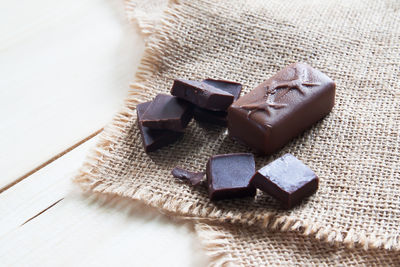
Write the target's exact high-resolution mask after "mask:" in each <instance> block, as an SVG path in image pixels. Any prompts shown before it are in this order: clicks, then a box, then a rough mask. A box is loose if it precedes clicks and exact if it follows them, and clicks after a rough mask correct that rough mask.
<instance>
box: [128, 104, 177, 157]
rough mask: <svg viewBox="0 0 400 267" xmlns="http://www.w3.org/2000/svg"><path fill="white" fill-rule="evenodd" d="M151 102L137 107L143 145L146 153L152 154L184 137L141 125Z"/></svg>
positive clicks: (172, 132)
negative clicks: (141, 120)
mask: <svg viewBox="0 0 400 267" xmlns="http://www.w3.org/2000/svg"><path fill="white" fill-rule="evenodd" d="M150 103H151V101H149V102H145V103H141V104H138V105H137V106H136V113H137V123H138V127H139V130H140V134H141V136H142V143H143V148H144V151H145V152H152V151H155V150H157V149H159V148H161V147H164V146H166V145H169V144H171V143H174V142H175V141H177V140H178V139H179V138H180V137H182V136H183V133H181V132H174V131H170V130H155V129H150V128H148V127H145V126H143V125H142V123H140V119H141V118H142V116H143V113H144V112H145V111H146V109H147V108H148V106H149V105H150Z"/></svg>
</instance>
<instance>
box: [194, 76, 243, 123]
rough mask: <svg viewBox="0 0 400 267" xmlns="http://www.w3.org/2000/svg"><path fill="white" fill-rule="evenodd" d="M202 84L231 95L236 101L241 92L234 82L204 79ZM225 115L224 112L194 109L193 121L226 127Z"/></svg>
mask: <svg viewBox="0 0 400 267" xmlns="http://www.w3.org/2000/svg"><path fill="white" fill-rule="evenodd" d="M203 83H207V84H209V85H211V86H214V87H216V88H218V89H221V90H223V91H225V92H227V93H230V94H232V95H233V97H234V100H237V99H238V98H239V96H240V92H241V91H242V85H241V84H240V83H236V82H231V81H225V80H214V79H205V80H203ZM227 115H228V113H227V112H226V111H212V110H207V109H204V108H199V107H194V119H195V120H197V121H201V122H206V123H211V124H216V125H220V126H224V127H226V126H227V125H228V120H227V118H226V117H227Z"/></svg>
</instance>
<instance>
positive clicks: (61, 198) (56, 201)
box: [20, 198, 64, 227]
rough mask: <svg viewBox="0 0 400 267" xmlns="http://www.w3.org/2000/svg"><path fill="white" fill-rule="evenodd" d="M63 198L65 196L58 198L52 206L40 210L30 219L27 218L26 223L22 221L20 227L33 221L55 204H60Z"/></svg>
mask: <svg viewBox="0 0 400 267" xmlns="http://www.w3.org/2000/svg"><path fill="white" fill-rule="evenodd" d="M63 199H64V198H61V199H59V200H57V201H56V202H54V203H53V204H51V205H50V206H48V207H47V208H45V209H44V210H42V211H41V212H39V213H38V214H36V215H34V216H32V217H30V218H29V219H28V220H26V221H25V222H24V223H22V224H21V225H20V227H21V226H23V225H24V224H26V223H28V222H30V221H32V220H33V219H35V218H36V217H38V216H39V215H41V214H43V213H45V212H46V211H48V210H49V209H51V208H52V207H54V206H55V205H57V204H58V203H59V202H60V201H61V200H63Z"/></svg>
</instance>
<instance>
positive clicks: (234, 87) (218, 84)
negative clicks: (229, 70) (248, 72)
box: [203, 79, 243, 100]
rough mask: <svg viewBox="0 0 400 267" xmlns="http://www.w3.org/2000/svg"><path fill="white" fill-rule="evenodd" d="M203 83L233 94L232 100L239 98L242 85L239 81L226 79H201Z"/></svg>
mask: <svg viewBox="0 0 400 267" xmlns="http://www.w3.org/2000/svg"><path fill="white" fill-rule="evenodd" d="M203 83H206V84H209V85H211V86H214V87H215V88H218V89H220V90H222V91H225V92H227V93H230V94H231V95H233V100H237V99H238V98H239V96H240V93H241V92H242V87H243V86H242V85H241V84H240V83H237V82H231V81H226V80H214V79H205V80H203Z"/></svg>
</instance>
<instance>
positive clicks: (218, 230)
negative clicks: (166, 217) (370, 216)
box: [195, 224, 400, 267]
mask: <svg viewBox="0 0 400 267" xmlns="http://www.w3.org/2000/svg"><path fill="white" fill-rule="evenodd" d="M195 229H196V232H197V234H198V236H199V237H200V240H201V242H202V244H203V246H204V249H205V251H206V253H208V255H209V256H210V258H211V259H212V266H224V265H225V266H246V267H247V266H291V267H292V266H387V267H389V266H400V255H399V253H398V252H395V251H387V250H379V249H371V250H368V251H364V250H360V249H348V248H346V247H343V246H333V245H331V244H328V243H322V242H315V240H314V239H312V238H310V237H304V236H301V235H298V234H296V233H285V234H283V233H278V232H271V231H267V232H266V231H263V230H262V229H261V228H256V227H250V228H249V227H247V228H245V227H235V226H227V225H224V226H218V225H207V224H196V227H195Z"/></svg>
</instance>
